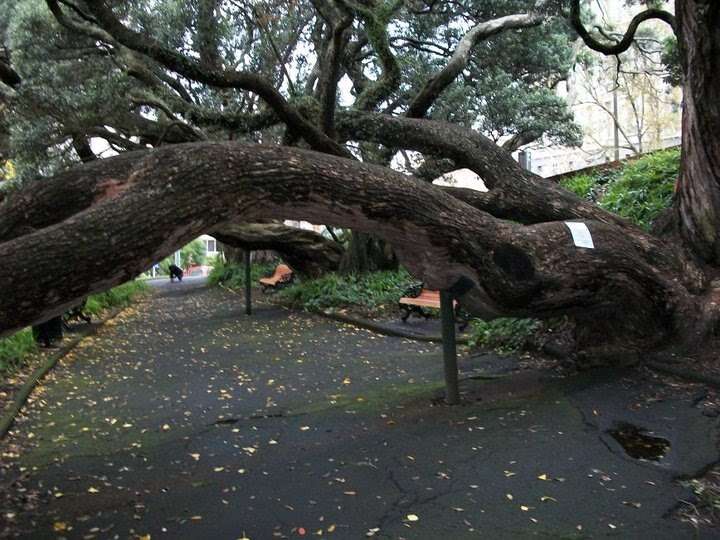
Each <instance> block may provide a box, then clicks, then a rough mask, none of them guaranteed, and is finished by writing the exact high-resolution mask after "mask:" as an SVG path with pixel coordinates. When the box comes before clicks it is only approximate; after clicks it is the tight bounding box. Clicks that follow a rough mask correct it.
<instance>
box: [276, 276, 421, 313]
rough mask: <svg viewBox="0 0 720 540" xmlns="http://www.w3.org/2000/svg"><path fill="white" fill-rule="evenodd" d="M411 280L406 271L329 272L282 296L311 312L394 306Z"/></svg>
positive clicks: (299, 284) (281, 293) (287, 291)
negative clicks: (355, 307)
mask: <svg viewBox="0 0 720 540" xmlns="http://www.w3.org/2000/svg"><path fill="white" fill-rule="evenodd" d="M411 281H412V277H411V276H410V274H408V273H407V271H405V270H400V271H398V272H392V271H385V272H371V273H368V274H361V275H355V274H350V275H339V274H327V275H325V276H323V277H321V278H319V279H314V280H311V281H305V282H302V283H298V284H296V285H293V286H291V287H288V288H287V289H285V290H283V291H281V292H280V295H281V296H282V297H284V298H286V299H288V300H289V301H290V302H291V303H292V304H294V305H296V306H298V307H303V308H305V309H307V310H310V311H313V310H319V309H325V308H330V307H347V306H352V305H354V306H359V307H361V308H366V309H372V310H374V309H377V308H379V307H380V306H383V305H389V306H392V308H393V309H394V308H395V304H396V303H397V301H398V300H400V297H401V296H402V293H403V291H404V290H405V289H406V288H407V286H408V285H409V284H410V282H411Z"/></svg>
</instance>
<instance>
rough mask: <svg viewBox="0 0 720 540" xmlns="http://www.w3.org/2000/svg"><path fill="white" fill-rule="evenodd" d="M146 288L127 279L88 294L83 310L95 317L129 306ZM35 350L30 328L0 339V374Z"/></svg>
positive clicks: (16, 365)
mask: <svg viewBox="0 0 720 540" xmlns="http://www.w3.org/2000/svg"><path fill="white" fill-rule="evenodd" d="M147 290H148V285H147V284H145V283H143V282H141V281H129V282H127V283H124V284H123V285H120V286H118V287H115V288H113V289H110V290H109V291H105V292H103V293H99V294H93V295H90V296H89V297H88V299H87V303H86V304H85V309H84V312H85V313H87V314H89V315H91V316H94V317H96V318H97V317H99V316H100V315H101V314H102V313H103V312H104V311H106V310H108V309H111V308H117V307H121V308H122V307H126V306H129V305H130V304H131V303H132V302H133V300H134V299H135V298H136V297H137V296H138V295H139V294H143V293H145V292H146V291H147ZM36 350H37V345H36V343H35V339H34V338H33V335H32V330H31V329H30V328H26V329H24V330H21V331H20V332H17V333H15V334H13V335H11V336H9V337H6V338H2V339H0V376H6V375H9V374H10V373H13V372H14V371H17V370H18V369H19V368H20V367H22V366H23V364H24V363H25V360H26V359H27V356H28V355H29V354H30V353H32V352H34V351H36Z"/></svg>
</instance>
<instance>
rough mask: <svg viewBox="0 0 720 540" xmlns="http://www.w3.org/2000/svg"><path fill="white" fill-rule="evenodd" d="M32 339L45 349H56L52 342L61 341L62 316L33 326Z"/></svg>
mask: <svg viewBox="0 0 720 540" xmlns="http://www.w3.org/2000/svg"><path fill="white" fill-rule="evenodd" d="M33 337H34V338H35V341H36V342H38V343H39V344H40V345H41V346H43V347H45V348H50V347H57V345H55V344H53V341H55V340H61V339H62V337H63V320H62V316H58V317H53V318H52V319H49V320H47V321H45V322H42V323H40V324H38V325H35V326H33Z"/></svg>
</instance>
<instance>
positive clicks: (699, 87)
mask: <svg viewBox="0 0 720 540" xmlns="http://www.w3.org/2000/svg"><path fill="white" fill-rule="evenodd" d="M675 6H676V7H675V9H676V14H677V21H678V27H677V34H678V44H679V47H680V57H681V59H682V64H683V66H682V67H683V73H684V88H683V90H684V108H683V120H682V133H683V136H682V171H681V174H680V179H679V182H678V191H677V201H676V208H677V215H678V221H679V226H680V233H681V235H682V237H683V238H684V240H685V241H686V242H687V244H688V245H689V246H690V248H691V249H692V251H693V252H694V253H695V254H696V255H697V256H699V257H700V259H701V260H702V261H704V262H705V263H707V264H709V265H712V266H714V267H717V266H718V265H720V227H719V225H720V80H719V79H718V73H720V2H717V0H682V1H680V0H678V1H677V2H676V4H675Z"/></svg>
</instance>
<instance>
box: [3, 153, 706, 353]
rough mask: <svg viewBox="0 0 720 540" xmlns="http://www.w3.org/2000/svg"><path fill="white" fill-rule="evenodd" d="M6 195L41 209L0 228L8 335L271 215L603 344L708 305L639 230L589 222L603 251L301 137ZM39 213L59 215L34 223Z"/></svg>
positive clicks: (677, 333)
mask: <svg viewBox="0 0 720 540" xmlns="http://www.w3.org/2000/svg"><path fill="white" fill-rule="evenodd" d="M88 178H92V179H93V181H94V182H95V184H96V186H97V187H96V189H95V190H94V192H93V193H92V195H91V196H90V200H91V204H90V205H89V206H88V207H86V208H85V209H82V210H80V211H78V212H76V213H74V214H70V212H69V208H70V206H72V205H69V204H67V203H64V202H63V201H69V200H72V199H73V198H82V197H85V198H87V197H88V195H86V194H85V193H86V191H85V190H84V189H83V188H86V187H87V186H86V185H84V184H83V179H88ZM73 186H74V188H73ZM73 189H79V191H77V192H74V193H73ZM38 190H43V191H48V192H56V193H63V194H64V195H65V196H64V197H63V198H62V199H56V201H55V207H53V206H52V205H45V206H44V207H43V208H44V213H43V212H42V211H40V210H39V209H34V204H33V203H32V196H33V195H34V194H35V193H36V192H37V191H38ZM8 202H11V203H12V204H11V205H8V206H6V207H5V210H4V211H3V213H2V216H3V217H5V215H6V214H8V215H11V216H15V217H17V213H18V208H17V205H22V206H25V211H26V212H27V213H28V215H31V216H34V218H35V222H34V226H33V227H32V229H34V232H30V233H29V234H23V235H20V234H18V233H17V230H18V228H21V227H22V220H19V221H18V220H17V219H14V220H10V221H14V223H15V225H14V226H13V227H11V228H9V227H8V223H7V222H6V223H5V224H4V229H3V228H0V233H2V232H3V230H4V234H3V235H2V236H1V237H2V240H3V242H2V243H0V260H2V261H3V265H2V266H1V267H0V283H2V284H3V291H2V295H0V332H1V333H2V334H7V333H9V332H11V331H13V330H17V329H19V328H21V327H23V326H26V325H28V324H31V323H34V322H38V321H42V320H45V319H47V318H48V317H50V316H52V315H55V314H58V313H62V312H63V311H64V310H66V309H67V308H68V307H69V306H71V305H73V304H74V303H76V302H77V301H78V300H79V299H81V298H83V297H85V296H87V295H88V294H90V293H93V292H98V291H101V290H105V289H108V288H109V287H111V286H113V285H116V284H118V283H121V282H123V281H125V280H127V279H129V278H132V277H134V276H136V275H138V274H139V273H140V272H142V271H143V270H144V269H146V268H147V267H149V266H150V264H151V263H152V262H153V261H155V260H159V259H162V258H163V257H165V256H167V255H168V254H169V253H171V252H172V251H173V250H174V249H176V248H177V247H179V246H182V245H184V244H185V243H187V242H188V241H190V240H191V239H193V238H195V237H197V236H198V235H199V234H200V233H202V232H204V231H208V230H213V229H215V228H216V227H218V226H220V225H222V224H224V223H228V222H231V221H238V220H241V221H253V220H258V219H267V218H276V219H283V218H284V219H306V220H309V221H311V222H319V223H328V224H331V225H335V226H340V227H347V228H352V229H354V230H358V231H364V232H372V233H374V234H377V235H378V236H380V237H382V238H384V239H385V240H386V241H388V242H389V243H390V244H391V245H392V246H393V248H394V249H395V251H396V253H397V255H398V257H399V259H400V260H401V262H402V263H403V265H404V266H405V267H407V268H408V269H409V270H410V271H411V272H412V273H413V274H414V275H416V276H417V277H418V278H420V279H422V280H423V281H425V282H426V283H427V285H428V287H431V288H436V289H448V288H452V289H453V291H454V292H455V293H456V294H457V296H458V298H459V300H460V302H461V303H462V305H463V306H464V307H465V308H466V309H468V310H469V311H470V312H471V313H474V314H476V315H479V316H482V317H486V318H492V317H497V316H537V317H553V316H558V315H565V314H570V315H573V316H574V317H575V318H576V319H577V320H578V321H580V322H581V323H583V324H586V325H588V326H592V327H593V328H595V329H596V330H597V329H601V330H602V332H603V333H604V334H603V344H604V345H605V346H606V347H609V346H611V345H618V344H621V345H622V346H624V347H633V346H635V347H647V346H649V345H650V344H653V345H656V344H658V343H660V342H662V341H663V340H670V339H677V338H680V339H683V340H684V341H686V342H690V341H693V340H696V341H697V335H696V334H695V332H697V331H699V330H698V329H699V328H701V325H699V324H697V323H698V322H699V321H701V320H707V317H708V309H709V308H708V306H711V305H713V306H714V304H712V302H709V298H708V297H707V295H705V296H703V295H696V294H694V293H693V291H691V290H689V289H688V288H686V287H685V286H684V285H683V280H682V275H683V271H684V264H683V261H682V260H680V259H679V258H678V257H677V256H676V255H675V252H674V251H672V250H668V249H667V246H666V245H664V244H663V243H662V242H660V241H658V240H656V239H654V238H652V237H650V236H648V235H646V234H644V233H642V231H639V230H637V229H635V228H634V227H623V226H621V225H619V224H614V223H602V222H596V221H585V223H586V225H587V227H588V229H589V230H590V232H591V234H592V237H593V241H594V244H595V248H594V249H585V248H578V247H577V246H575V245H574V243H573V240H572V237H571V235H570V232H569V230H568V227H567V226H566V224H565V223H563V222H548V223H542V224H535V225H529V226H523V225H521V224H518V223H513V222H508V221H504V220H501V219H497V218H495V217H493V216H492V215H490V214H488V213H486V212H483V211H481V210H478V209H476V208H473V207H472V206H470V205H468V204H465V203H463V202H462V201H460V200H458V199H457V198H455V197H452V196H450V195H448V194H447V193H446V192H445V191H444V190H442V189H440V188H438V187H437V186H433V185H428V184H426V183H423V182H420V181H418V180H416V179H414V178H410V177H406V176H404V175H401V174H398V173H396V172H394V171H392V170H389V169H386V168H381V167H377V166H372V165H368V164H363V163H358V162H354V161H350V160H346V159H343V158H337V157H334V156H329V155H326V154H318V153H315V152H311V151H303V150H298V149H291V148H284V147H265V146H261V145H244V144H239V143H193V144H185V145H173V146H168V147H163V148H159V149H156V150H153V151H143V152H133V153H127V154H123V155H121V156H117V157H114V158H110V159H106V160H99V161H96V162H93V163H90V164H87V165H84V166H81V167H78V168H75V169H72V170H70V171H67V172H65V173H63V174H61V175H58V176H56V177H54V178H49V179H45V180H43V181H42V182H41V183H37V184H36V185H26V186H25V187H24V188H23V189H21V190H20V191H19V192H18V193H17V194H13V197H12V200H11V201H6V204H7V203H8ZM41 206H42V205H41ZM53 214H54V215H55V217H57V214H65V215H66V217H65V218H64V219H63V220H61V221H59V220H55V219H50V218H49V216H50V215H53ZM139 216H142V219H138V217H139ZM43 221H45V222H47V223H54V224H52V225H49V226H46V227H45V228H43V229H41V230H37V229H40V226H39V224H40V223H41V222H43ZM38 254H42V256H39V255H38ZM710 311H712V310H710ZM597 335H598V334H597V332H596V333H595V334H594V336H597ZM594 336H593V335H589V336H588V339H587V341H586V342H585V343H584V344H582V343H581V346H583V345H584V346H591V345H593V344H597V343H595V342H596V341H597V339H596V337H594Z"/></svg>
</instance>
